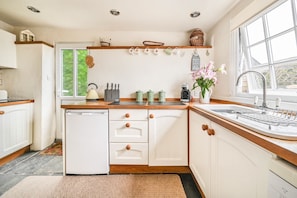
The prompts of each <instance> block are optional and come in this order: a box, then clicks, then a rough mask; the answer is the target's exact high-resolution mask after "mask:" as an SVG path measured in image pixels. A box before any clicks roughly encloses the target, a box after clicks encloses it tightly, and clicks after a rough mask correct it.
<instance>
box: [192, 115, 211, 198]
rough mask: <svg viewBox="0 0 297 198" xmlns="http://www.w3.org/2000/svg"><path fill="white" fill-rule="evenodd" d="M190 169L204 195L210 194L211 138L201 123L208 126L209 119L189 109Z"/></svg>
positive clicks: (208, 195)
mask: <svg viewBox="0 0 297 198" xmlns="http://www.w3.org/2000/svg"><path fill="white" fill-rule="evenodd" d="M189 124H190V137H189V141H190V142H189V144H190V145H189V151H190V162H189V163H190V164H189V166H190V169H191V171H192V172H193V174H194V177H195V179H196V180H197V182H198V184H199V186H200V188H201V190H202V191H203V193H204V195H205V196H206V197H211V196H210V185H211V184H210V176H211V170H210V169H211V138H212V136H209V135H208V134H207V132H206V131H205V130H202V125H207V126H210V121H209V120H208V119H206V118H204V117H202V116H200V115H198V114H197V113H195V112H193V111H190V120H189Z"/></svg>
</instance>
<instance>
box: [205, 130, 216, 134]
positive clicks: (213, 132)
mask: <svg viewBox="0 0 297 198" xmlns="http://www.w3.org/2000/svg"><path fill="white" fill-rule="evenodd" d="M207 134H208V135H215V130H214V129H207Z"/></svg>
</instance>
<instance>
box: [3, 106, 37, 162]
mask: <svg viewBox="0 0 297 198" xmlns="http://www.w3.org/2000/svg"><path fill="white" fill-rule="evenodd" d="M32 127H33V103H26V104H18V105H10V106H3V107H0V140H1V143H0V158H2V157H5V156H7V155H9V154H11V153H13V152H15V151H18V150H19V149H22V148H24V147H25V146H28V145H30V144H32Z"/></svg>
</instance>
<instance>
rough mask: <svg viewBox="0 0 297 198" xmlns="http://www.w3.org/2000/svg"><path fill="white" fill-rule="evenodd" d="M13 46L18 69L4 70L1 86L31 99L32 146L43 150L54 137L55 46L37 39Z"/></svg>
mask: <svg viewBox="0 0 297 198" xmlns="http://www.w3.org/2000/svg"><path fill="white" fill-rule="evenodd" d="M17 43H18V42H17ZM16 47H17V62H18V68H17V69H13V70H12V69H10V70H5V71H3V74H2V77H3V79H4V83H3V85H4V87H3V88H4V89H6V90H7V91H8V93H10V95H12V96H13V97H21V98H29V99H34V129H33V130H34V136H33V144H32V145H31V149H32V150H42V149H44V148H46V147H47V146H49V145H50V144H52V143H53V142H54V140H55V76H54V75H55V70H54V49H53V46H51V45H48V44H45V43H42V42H37V41H36V42H30V43H26V42H23V43H18V44H17V45H16Z"/></svg>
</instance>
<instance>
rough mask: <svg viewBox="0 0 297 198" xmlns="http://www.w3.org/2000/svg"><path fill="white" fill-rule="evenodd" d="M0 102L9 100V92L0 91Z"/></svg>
mask: <svg viewBox="0 0 297 198" xmlns="http://www.w3.org/2000/svg"><path fill="white" fill-rule="evenodd" d="M0 100H7V91H6V90H0Z"/></svg>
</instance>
